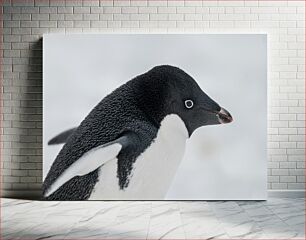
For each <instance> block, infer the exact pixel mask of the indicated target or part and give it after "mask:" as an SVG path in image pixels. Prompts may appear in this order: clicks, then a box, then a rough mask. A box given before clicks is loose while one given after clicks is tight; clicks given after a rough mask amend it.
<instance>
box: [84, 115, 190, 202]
mask: <svg viewBox="0 0 306 240" xmlns="http://www.w3.org/2000/svg"><path fill="white" fill-rule="evenodd" d="M187 138H188V131H187V128H186V126H185V124H184V122H183V121H182V119H181V118H180V117H179V116H178V115H175V114H171V115H168V116H166V117H165V118H164V119H163V121H162V122H161V126H160V129H159V131H158V133H157V136H156V138H155V139H154V140H153V142H152V143H151V145H150V146H149V147H148V148H147V149H146V150H145V151H144V152H143V153H142V154H141V155H140V156H139V157H138V158H137V159H136V161H135V162H134V164H133V170H132V172H131V174H130V177H129V184H128V187H126V188H125V189H123V190H122V189H120V188H119V184H118V183H119V182H118V177H117V159H114V160H113V161H109V162H107V163H106V164H104V165H103V166H102V167H101V170H100V173H99V180H98V182H97V184H96V186H95V187H94V190H93V192H92V194H91V196H90V198H89V199H90V200H94V199H97V200H98V199H100V200H103V199H105V200H106V199H114V200H115V199H118V200H121V199H126V200H135V199H144V200H145V199H148V200H154V199H164V198H165V196H166V194H167V191H168V189H169V187H170V185H171V183H172V180H173V178H174V175H175V173H176V171H177V168H178V166H179V164H180V162H181V160H182V159H183V156H184V152H185V145H186V140H187Z"/></svg>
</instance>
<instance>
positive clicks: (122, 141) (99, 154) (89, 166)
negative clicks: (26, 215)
mask: <svg viewBox="0 0 306 240" xmlns="http://www.w3.org/2000/svg"><path fill="white" fill-rule="evenodd" d="M132 140H133V139H132V137H131V136H130V135H129V134H127V135H123V136H121V137H119V138H118V139H116V140H114V141H112V142H109V143H106V144H103V145H100V146H98V147H95V148H93V149H91V150H89V151H88V152H86V153H85V154H84V155H83V156H82V157H80V158H79V159H78V160H77V161H75V162H74V163H73V164H71V165H70V166H69V167H68V168H67V169H66V170H65V171H64V172H63V173H62V174H61V175H60V176H59V177H58V178H57V179H56V180H55V181H54V182H53V183H52V185H51V186H50V187H49V188H48V189H47V191H46V192H45V194H44V197H48V196H49V195H51V194H52V193H54V192H55V191H56V190H57V189H59V188H60V187H61V186H62V185H64V184H65V183H66V182H68V181H69V180H70V179H72V178H74V177H76V176H83V175H86V174H88V173H91V172H92V171H94V170H96V169H97V168H99V167H101V166H102V165H103V164H105V163H106V162H108V161H111V160H114V159H117V156H118V154H119V152H120V151H121V149H122V148H123V147H125V146H127V145H129V142H131V141H132Z"/></svg>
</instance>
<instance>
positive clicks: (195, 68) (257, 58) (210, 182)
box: [43, 34, 266, 200]
mask: <svg viewBox="0 0 306 240" xmlns="http://www.w3.org/2000/svg"><path fill="white" fill-rule="evenodd" d="M43 51H44V53H43V54H44V69H43V74H44V137H43V139H44V143H43V145H44V172H43V177H44V182H43V198H44V199H45V200H171V199H177V200H200V199H203V200H209V199H216V200H218V199H265V197H266V186H265V183H266V146H265V144H266V35H263V34H252V35H247V34H245V35H241V34H231V35H228V34H226V35H225V34H224V35H223V34H215V35H208V34H206V35H205V34H190V35H188V34H187V35H180V34H177V35H175V34H173V35H162V34H148V35H136V34H134V35H132V34H131V35H128V34H95V35H45V36H44V49H43Z"/></svg>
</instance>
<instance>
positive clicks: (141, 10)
mask: <svg viewBox="0 0 306 240" xmlns="http://www.w3.org/2000/svg"><path fill="white" fill-rule="evenodd" d="M138 12H139V13H157V7H139V8H138Z"/></svg>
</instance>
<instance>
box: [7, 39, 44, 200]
mask: <svg viewBox="0 0 306 240" xmlns="http://www.w3.org/2000/svg"><path fill="white" fill-rule="evenodd" d="M42 44H43V42H42V38H40V39H39V40H38V41H36V42H33V43H30V47H29V50H28V54H25V55H26V56H28V59H27V60H28V61H27V62H26V64H25V65H23V67H25V68H24V69H19V74H20V76H19V79H18V82H17V83H13V85H15V86H16V85H18V86H19V87H20V93H18V95H19V96H16V97H15V99H18V100H20V101H19V104H20V105H18V103H16V104H17V109H16V108H15V109H16V110H17V111H16V112H17V113H18V114H19V122H17V124H16V125H15V126H13V127H14V128H18V129H16V130H19V131H18V135H19V136H18V137H19V142H16V148H17V149H18V151H17V152H16V155H15V154H14V153H11V154H12V155H11V161H12V162H17V163H19V169H18V170H20V171H17V172H19V175H20V176H19V178H20V183H16V184H12V187H11V188H10V189H4V191H3V192H2V196H4V197H14V198H26V199H39V198H40V197H41V184H42V105H43V104H42V90H43V87H42V84H43V81H42V80H43V79H42V56H43V55H42ZM24 52H27V51H24ZM21 60H22V59H21ZM21 63H22V62H21ZM22 64H23V63H22ZM16 65H17V64H16ZM16 65H14V64H13V71H14V67H15V66H16ZM16 71H18V70H16ZM13 94H15V93H12V95H13ZM13 99H14V98H13ZM18 107H19V109H18ZM18 110H19V111H18ZM17 174H18V173H17ZM17 174H16V175H17Z"/></svg>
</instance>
